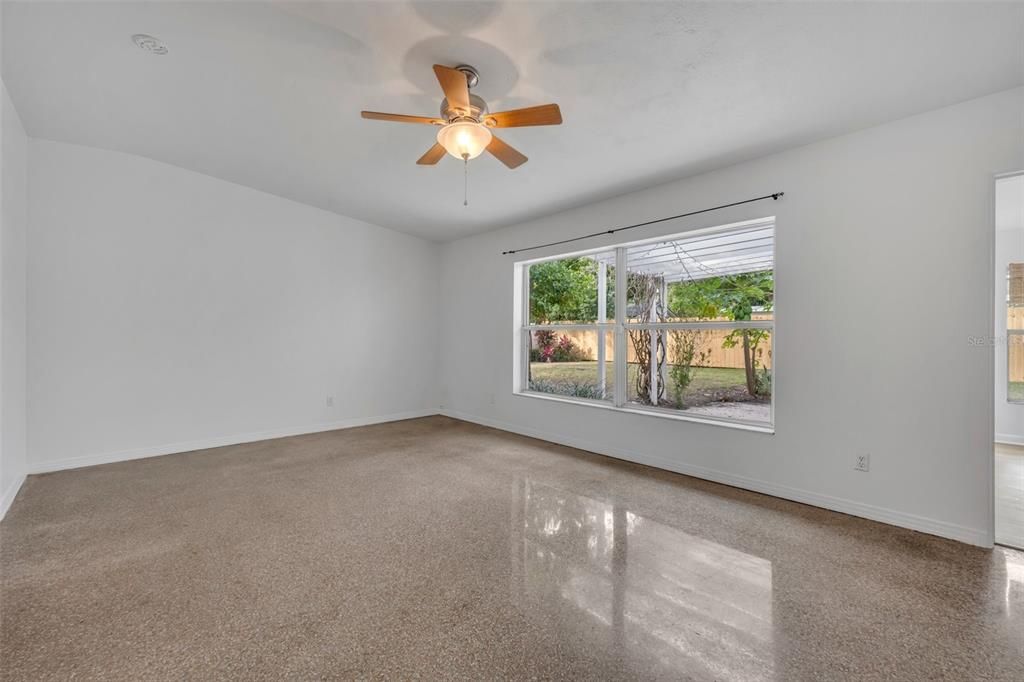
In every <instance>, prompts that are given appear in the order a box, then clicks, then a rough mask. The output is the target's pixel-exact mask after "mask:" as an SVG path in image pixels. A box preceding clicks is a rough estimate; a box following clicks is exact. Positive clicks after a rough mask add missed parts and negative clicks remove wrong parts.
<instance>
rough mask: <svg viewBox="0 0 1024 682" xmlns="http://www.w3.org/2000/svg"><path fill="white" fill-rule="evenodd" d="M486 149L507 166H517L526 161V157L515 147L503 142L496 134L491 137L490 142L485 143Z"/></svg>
mask: <svg viewBox="0 0 1024 682" xmlns="http://www.w3.org/2000/svg"><path fill="white" fill-rule="evenodd" d="M487 151H489V152H490V153H491V154H493V155H494V156H496V157H497V158H498V161H501V162H502V163H503V164H505V165H506V166H508V167H509V168H519V167H520V166H522V165H523V164H524V163H526V157H525V156H523V155H522V154H521V153H520V152H519V151H518V150H517V149H515V148H514V147H510V146H508V145H507V144H505V143H504V142H503V141H502V140H501V138H499V137H498V136H497V135H494V136H493V137H491V143H490V144H489V145H487Z"/></svg>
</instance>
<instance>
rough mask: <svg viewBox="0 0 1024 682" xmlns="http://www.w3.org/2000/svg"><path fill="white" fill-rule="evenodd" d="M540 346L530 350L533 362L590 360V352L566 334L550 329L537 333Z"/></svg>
mask: <svg viewBox="0 0 1024 682" xmlns="http://www.w3.org/2000/svg"><path fill="white" fill-rule="evenodd" d="M536 339H537V346H538V348H536V349H533V350H531V351H530V360H531V361H532V362H582V361H584V360H590V359H591V358H590V354H589V353H587V351H586V350H584V349H583V348H580V347H579V346H578V345H576V343H575V342H574V341H573V340H572V339H570V338H569V337H568V336H566V335H565V334H562V336H560V337H559V336H558V335H557V334H556V333H555V332H553V331H550V330H543V331H539V332H537V333H536Z"/></svg>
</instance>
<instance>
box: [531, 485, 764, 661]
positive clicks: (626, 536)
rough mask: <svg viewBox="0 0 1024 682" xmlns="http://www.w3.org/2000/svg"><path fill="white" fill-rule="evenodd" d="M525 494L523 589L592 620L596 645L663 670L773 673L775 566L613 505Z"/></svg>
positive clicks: (543, 490) (538, 488) (545, 490)
mask: <svg viewBox="0 0 1024 682" xmlns="http://www.w3.org/2000/svg"><path fill="white" fill-rule="evenodd" d="M520 489H521V491H522V495H521V500H522V508H521V509H520V510H519V511H520V513H521V515H522V516H521V518H522V529H523V535H522V546H521V547H520V548H518V551H519V552H521V554H520V556H519V557H517V559H518V560H517V561H516V562H515V563H516V564H518V565H519V566H520V567H521V572H522V575H521V576H520V578H521V585H520V588H521V589H522V590H524V591H525V592H526V593H527V594H528V595H530V596H532V597H535V598H538V599H539V600H541V601H545V600H546V601H554V602H557V603H558V604H559V605H560V606H562V607H564V606H565V605H566V604H568V605H571V607H573V609H574V610H576V611H577V613H583V614H586V615H587V618H586V619H584V620H585V621H587V622H589V624H590V626H591V627H590V628H589V631H588V632H587V633H586V636H590V637H593V638H595V639H596V640H597V641H595V642H593V644H594V645H597V646H601V645H602V644H604V645H606V646H612V647H615V648H617V649H620V652H619V653H620V654H621V656H622V657H623V659H624V660H625V659H634V658H642V659H645V660H646V661H647V664H648V665H652V666H654V667H656V668H660V669H661V670H662V672H664V673H671V672H676V673H682V672H684V671H685V674H686V675H688V676H691V677H697V678H708V679H718V680H723V679H729V680H746V679H765V678H768V677H772V676H773V674H772V673H773V665H774V662H773V649H772V564H771V562H770V561H768V560H766V559H761V558H759V557H756V556H751V555H750V554H745V553H743V552H740V551H737V550H735V549H732V548H729V547H725V546H723V545H720V544H717V543H714V542H711V541H709V540H705V539H703V538H699V537H695V536H693V535H689V534H687V533H684V532H682V531H679V530H676V529H675V528H671V527H669V526H666V525H664V524H661V523H658V522H656V521H652V520H651V519H648V518H644V517H642V516H638V515H637V514H634V513H633V512H630V511H628V510H627V509H624V508H622V507H620V506H617V505H613V504H608V503H605V502H601V501H598V500H594V499H590V498H587V497H583V496H580V495H575V494H572V493H568V492H565V491H562V490H558V489H556V488H552V487H549V486H546V485H540V484H537V483H535V482H533V481H530V480H525V481H522V482H521V483H520ZM580 629H581V630H588V628H587V624H586V623H584V624H583V625H582V626H581V628H580ZM593 630H596V631H597V632H593Z"/></svg>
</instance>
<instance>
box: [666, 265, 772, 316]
mask: <svg viewBox="0 0 1024 682" xmlns="http://www.w3.org/2000/svg"><path fill="white" fill-rule="evenodd" d="M774 300H775V277H774V273H773V272H772V271H771V270H764V271H762V272H746V273H742V274H738V275H728V276H725V277H709V278H707V279H701V280H696V281H688V282H673V283H672V284H670V285H669V287H668V302H669V311H670V312H669V315H670V316H671V317H685V318H694V319H714V318H718V317H725V318H728V319H730V320H749V319H750V318H751V316H752V315H753V310H754V308H755V307H761V308H764V309H765V310H771V307H772V303H773V301H774Z"/></svg>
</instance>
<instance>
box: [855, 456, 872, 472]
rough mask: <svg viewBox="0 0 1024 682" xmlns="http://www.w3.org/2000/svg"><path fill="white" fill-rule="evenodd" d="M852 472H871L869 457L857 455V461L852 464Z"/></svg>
mask: <svg viewBox="0 0 1024 682" xmlns="http://www.w3.org/2000/svg"><path fill="white" fill-rule="evenodd" d="M853 469H854V471H870V470H871V455H869V454H867V453H865V454H863V455H857V459H856V460H855V461H854V463H853Z"/></svg>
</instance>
